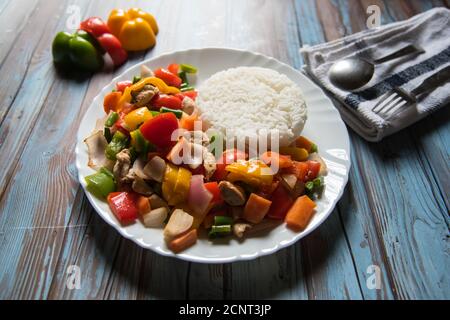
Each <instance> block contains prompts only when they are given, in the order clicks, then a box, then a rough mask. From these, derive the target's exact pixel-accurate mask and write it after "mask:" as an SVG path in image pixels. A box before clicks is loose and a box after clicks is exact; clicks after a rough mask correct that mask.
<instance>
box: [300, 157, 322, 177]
mask: <svg viewBox="0 0 450 320" xmlns="http://www.w3.org/2000/svg"><path fill="white" fill-rule="evenodd" d="M306 164H307V165H308V172H307V173H306V175H305V180H304V181H305V182H306V181H310V180H314V179H315V178H317V176H318V175H319V171H320V162H317V161H313V160H308V161H306Z"/></svg>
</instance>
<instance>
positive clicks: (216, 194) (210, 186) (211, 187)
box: [204, 181, 223, 205]
mask: <svg viewBox="0 0 450 320" xmlns="http://www.w3.org/2000/svg"><path fill="white" fill-rule="evenodd" d="M204 185H205V188H206V190H208V191H209V192H211V194H212V195H213V198H212V199H211V203H212V204H213V205H218V204H222V203H223V199H222V196H221V195H220V190H219V184H218V183H217V182H216V181H213V182H207V183H205V184H204Z"/></svg>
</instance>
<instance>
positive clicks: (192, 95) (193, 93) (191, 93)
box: [181, 90, 198, 101]
mask: <svg viewBox="0 0 450 320" xmlns="http://www.w3.org/2000/svg"><path fill="white" fill-rule="evenodd" d="M181 94H182V95H184V96H185V97H189V98H191V99H192V100H194V101H195V98H197V94H198V93H197V91H195V90H190V91H185V92H183V93H181Z"/></svg>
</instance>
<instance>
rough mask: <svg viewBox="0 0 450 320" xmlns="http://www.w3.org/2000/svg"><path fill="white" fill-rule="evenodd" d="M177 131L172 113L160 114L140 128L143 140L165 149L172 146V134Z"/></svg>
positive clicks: (176, 124)
mask: <svg viewBox="0 0 450 320" xmlns="http://www.w3.org/2000/svg"><path fill="white" fill-rule="evenodd" d="M176 129H178V120H177V117H176V116H175V115H174V114H173V113H161V114H159V115H157V116H156V117H153V118H152V119H149V120H147V121H146V122H144V124H143V125H142V126H141V127H140V130H141V133H142V135H143V136H144V138H145V139H147V140H148V141H150V142H151V143H153V144H154V145H156V146H157V147H159V148H167V147H170V146H171V145H173V144H174V141H172V133H173V132H174V131H175V130H176Z"/></svg>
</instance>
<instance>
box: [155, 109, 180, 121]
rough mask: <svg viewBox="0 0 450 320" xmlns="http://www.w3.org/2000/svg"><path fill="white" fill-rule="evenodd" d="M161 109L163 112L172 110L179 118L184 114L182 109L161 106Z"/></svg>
mask: <svg viewBox="0 0 450 320" xmlns="http://www.w3.org/2000/svg"><path fill="white" fill-rule="evenodd" d="M159 111H160V112H161V113H167V112H172V113H173V114H174V115H175V117H177V118H178V119H181V117H182V116H183V111H181V110H175V109H170V108H166V107H161V109H159Z"/></svg>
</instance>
